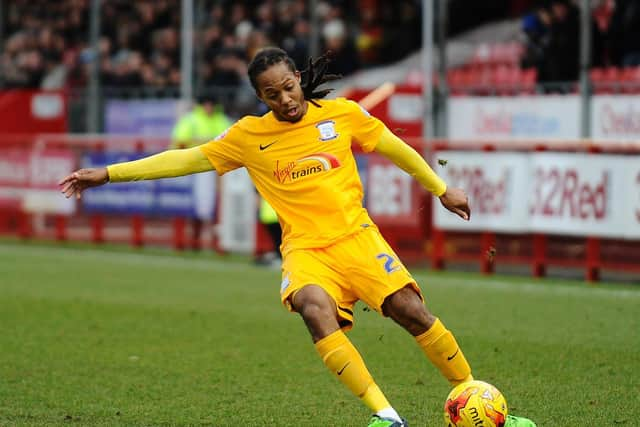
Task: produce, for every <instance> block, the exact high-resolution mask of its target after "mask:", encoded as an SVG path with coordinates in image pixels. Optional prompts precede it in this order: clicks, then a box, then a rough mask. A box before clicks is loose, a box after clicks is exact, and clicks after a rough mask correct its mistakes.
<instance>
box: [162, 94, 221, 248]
mask: <svg viewBox="0 0 640 427" xmlns="http://www.w3.org/2000/svg"><path fill="white" fill-rule="evenodd" d="M229 126H231V121H230V120H229V119H228V118H227V116H226V115H225V114H224V111H223V109H222V105H220V104H218V103H217V102H216V99H215V98H214V97H211V96H200V97H199V98H198V103H197V105H195V106H194V108H193V110H192V111H190V112H189V113H187V114H185V115H184V116H183V117H181V118H180V120H178V123H176V125H175V126H174V128H173V134H172V136H171V145H170V147H169V148H171V149H181V148H191V147H195V146H198V145H200V144H204V143H205V142H207V141H210V140H212V139H213V138H215V137H216V136H218V135H220V134H222V133H223V132H224V131H225V130H226V129H227V128H228V127H229ZM191 225H192V238H191V247H192V249H194V250H199V249H200V236H201V235H202V225H203V223H202V220H201V219H198V218H194V219H193V221H192V223H191Z"/></svg>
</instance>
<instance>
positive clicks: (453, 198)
mask: <svg viewBox="0 0 640 427" xmlns="http://www.w3.org/2000/svg"><path fill="white" fill-rule="evenodd" d="M440 203H442V206H444V207H445V208H447V209H448V210H450V211H451V212H453V213H454V214H456V215H458V216H459V217H460V218H462V219H464V220H466V221H469V219H471V208H470V207H469V198H468V197H467V194H466V193H465V192H464V190H463V189H462V188H447V191H445V192H444V194H443V195H442V196H440Z"/></svg>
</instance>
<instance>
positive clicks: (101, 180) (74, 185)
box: [58, 168, 109, 199]
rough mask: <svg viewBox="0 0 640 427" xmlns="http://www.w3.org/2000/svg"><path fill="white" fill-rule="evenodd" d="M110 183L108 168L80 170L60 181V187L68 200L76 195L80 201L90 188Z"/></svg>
mask: <svg viewBox="0 0 640 427" xmlns="http://www.w3.org/2000/svg"><path fill="white" fill-rule="evenodd" d="M107 182H109V173H108V172H107V168H94V169H80V170H77V171H75V172H74V173H72V174H71V175H69V176H67V177H65V178H63V179H62V180H60V182H59V183H58V185H61V186H62V190H60V191H61V192H62V193H63V194H64V196H65V197H66V198H67V199H68V198H69V197H71V196H73V195H74V194H75V195H76V197H77V198H78V199H80V198H81V197H82V192H83V191H84V190H86V189H87V188H90V187H98V186H100V185H103V184H106V183H107Z"/></svg>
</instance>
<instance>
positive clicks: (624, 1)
mask: <svg viewBox="0 0 640 427" xmlns="http://www.w3.org/2000/svg"><path fill="white" fill-rule="evenodd" d="M608 45H609V52H610V56H611V62H612V64H613V65H618V66H623V67H630V66H640V2H639V1H637V0H617V1H616V7H615V10H614V12H613V15H612V17H611V23H610V24H609V33H608Z"/></svg>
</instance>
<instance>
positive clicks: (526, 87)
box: [520, 68, 538, 95]
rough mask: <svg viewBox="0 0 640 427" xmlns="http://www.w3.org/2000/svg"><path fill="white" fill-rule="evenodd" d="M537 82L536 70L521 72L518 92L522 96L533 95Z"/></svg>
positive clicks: (529, 69)
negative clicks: (522, 94)
mask: <svg viewBox="0 0 640 427" xmlns="http://www.w3.org/2000/svg"><path fill="white" fill-rule="evenodd" d="M537 82H538V70H536V69H535V68H527V69H524V70H522V74H521V75H520V92H521V93H524V94H531V95H533V94H535V93H536V83H537Z"/></svg>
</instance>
